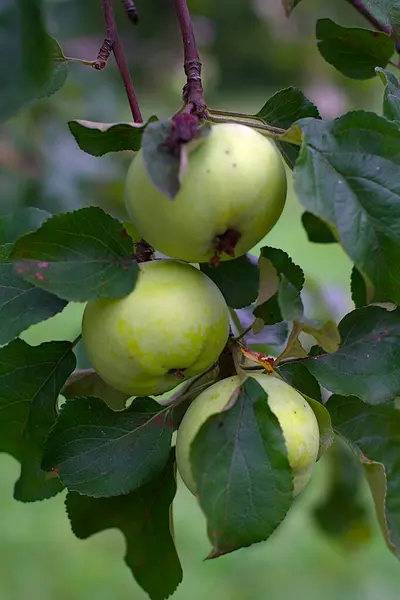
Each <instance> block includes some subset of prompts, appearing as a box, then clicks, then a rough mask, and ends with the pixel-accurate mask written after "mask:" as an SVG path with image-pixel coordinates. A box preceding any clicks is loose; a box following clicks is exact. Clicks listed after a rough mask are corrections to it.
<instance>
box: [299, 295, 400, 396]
mask: <svg viewBox="0 0 400 600" xmlns="http://www.w3.org/2000/svg"><path fill="white" fill-rule="evenodd" d="M339 332H340V336H341V340H342V341H341V345H340V347H339V349H338V350H337V351H336V352H334V353H333V354H327V353H325V352H322V351H321V350H320V349H318V348H317V347H314V348H313V352H312V355H311V356H310V357H309V358H307V359H305V360H303V364H304V365H305V366H306V367H307V369H308V370H309V371H310V372H311V373H312V374H313V375H314V377H315V378H316V379H317V380H318V381H319V383H320V384H321V385H323V386H324V387H326V388H327V389H328V390H330V391H331V392H334V393H336V394H343V395H349V396H350V395H354V396H358V397H359V398H360V399H361V400H363V401H364V402H366V403H368V404H380V403H382V402H387V401H389V400H392V399H393V398H395V397H396V396H398V395H400V343H399V340H400V309H396V310H393V311H388V310H386V309H384V308H381V307H379V306H367V307H365V308H359V309H356V310H354V311H352V312H351V313H349V314H348V315H346V316H345V317H344V319H343V320H342V321H341V322H340V324H339Z"/></svg>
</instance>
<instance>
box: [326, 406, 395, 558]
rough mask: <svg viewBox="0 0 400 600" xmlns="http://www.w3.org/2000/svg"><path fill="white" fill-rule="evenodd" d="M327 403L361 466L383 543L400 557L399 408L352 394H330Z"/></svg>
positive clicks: (337, 425)
mask: <svg viewBox="0 0 400 600" xmlns="http://www.w3.org/2000/svg"><path fill="white" fill-rule="evenodd" d="M326 406H327V409H328V410H329V413H330V415H331V419H332V424H333V426H334V428H335V430H337V431H338V432H339V433H340V434H341V435H342V436H343V438H344V439H345V440H347V441H348V442H349V443H350V444H351V447H352V448H353V450H354V451H355V452H356V455H357V456H358V458H359V460H360V462H361V464H362V466H363V468H364V471H365V474H366V478H367V481H368V483H369V486H370V489H371V492H372V496H373V498H374V503H375V509H376V512H377V516H378V521H379V523H380V526H381V529H382V532H383V535H384V537H385V540H386V543H387V545H388V547H389V549H390V550H391V551H392V552H393V553H394V554H395V555H396V556H397V557H398V558H400V516H399V510H398V499H399V494H400V469H399V461H398V456H399V452H400V436H399V432H400V411H399V410H398V409H396V408H395V407H394V405H393V404H392V403H387V404H382V405H380V406H371V405H367V404H365V403H363V402H362V401H361V400H360V399H358V398H356V397H355V396H347V397H345V396H338V395H333V396H331V397H330V398H329V400H328V403H327V405H326Z"/></svg>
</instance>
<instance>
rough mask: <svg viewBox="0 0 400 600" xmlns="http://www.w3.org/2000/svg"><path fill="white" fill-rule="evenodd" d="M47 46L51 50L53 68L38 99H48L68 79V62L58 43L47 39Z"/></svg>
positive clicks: (52, 39) (50, 38)
mask: <svg viewBox="0 0 400 600" xmlns="http://www.w3.org/2000/svg"><path fill="white" fill-rule="evenodd" d="M49 44H50V48H51V57H52V60H53V68H52V73H51V76H50V77H49V79H48V81H46V83H45V85H44V86H43V88H42V89H41V90H40V93H39V95H38V97H39V98H48V97H49V96H52V95H53V94H55V93H56V92H58V90H59V89H61V88H62V86H63V85H64V83H65V82H66V80H67V77H68V62H67V61H66V60H64V58H65V57H64V54H63V51H62V50H61V47H60V45H59V43H58V42H57V40H55V39H54V38H52V37H49Z"/></svg>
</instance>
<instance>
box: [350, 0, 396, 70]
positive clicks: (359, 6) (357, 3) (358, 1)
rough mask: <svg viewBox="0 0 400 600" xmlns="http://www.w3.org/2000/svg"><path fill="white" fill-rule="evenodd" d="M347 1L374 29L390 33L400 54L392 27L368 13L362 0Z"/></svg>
mask: <svg viewBox="0 0 400 600" xmlns="http://www.w3.org/2000/svg"><path fill="white" fill-rule="evenodd" d="M347 2H348V3H349V4H351V5H352V6H353V7H354V8H355V9H356V11H357V12H359V13H360V15H362V16H363V17H365V18H366V19H367V21H368V22H369V23H371V25H373V26H374V27H375V29H377V30H378V31H382V32H383V33H387V35H390V37H391V38H393V39H394V41H395V43H396V52H398V53H399V54H400V40H399V39H398V36H397V33H396V31H395V30H394V29H391V28H390V27H388V26H387V25H384V23H381V22H380V21H379V20H378V19H377V18H376V17H374V15H373V14H372V13H370V12H369V10H368V9H367V8H366V7H365V6H364V3H363V1H362V0H347ZM396 66H397V65H396Z"/></svg>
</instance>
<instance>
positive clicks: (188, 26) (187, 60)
mask: <svg viewBox="0 0 400 600" xmlns="http://www.w3.org/2000/svg"><path fill="white" fill-rule="evenodd" d="M175 10H176V14H177V16H178V21H179V26H180V29H181V34H182V41H183V49H184V69H185V74H186V78H187V83H186V85H185V87H184V88H183V100H184V101H185V102H187V105H188V109H189V112H191V113H192V114H195V115H197V116H198V117H199V118H200V119H204V120H205V119H206V118H207V110H206V108H207V107H206V103H205V100H204V92H203V85H202V82H201V62H200V56H199V53H198V50H197V45H196V38H195V35H194V30H193V24H192V20H191V18H190V13H189V9H188V6H187V0H175Z"/></svg>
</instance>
